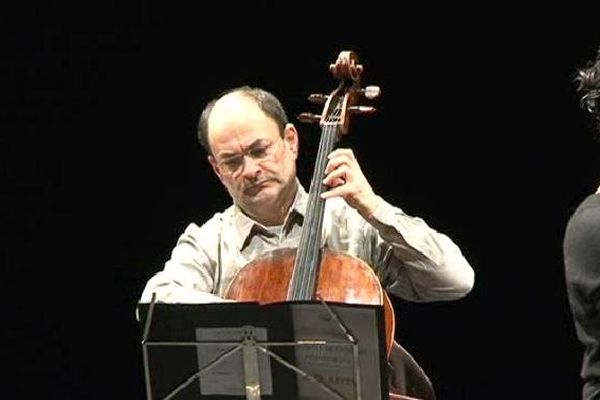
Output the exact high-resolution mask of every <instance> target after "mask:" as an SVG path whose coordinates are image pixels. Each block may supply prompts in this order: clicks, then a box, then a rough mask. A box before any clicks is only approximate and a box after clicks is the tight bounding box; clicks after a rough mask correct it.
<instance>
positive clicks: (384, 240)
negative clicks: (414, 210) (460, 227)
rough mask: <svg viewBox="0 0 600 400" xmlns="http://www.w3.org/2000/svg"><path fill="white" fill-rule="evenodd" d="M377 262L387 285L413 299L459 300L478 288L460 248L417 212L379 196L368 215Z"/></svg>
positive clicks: (396, 292)
mask: <svg viewBox="0 0 600 400" xmlns="http://www.w3.org/2000/svg"><path fill="white" fill-rule="evenodd" d="M368 222H369V225H370V227H372V228H374V229H375V234H374V235H371V237H372V242H373V243H371V245H370V247H371V254H372V255H373V257H374V258H375V259H374V260H373V262H374V263H375V264H376V269H377V270H378V273H379V274H380V277H381V278H382V282H383V284H384V286H385V287H386V289H387V290H388V291H389V292H390V293H391V294H393V295H396V296H398V297H401V298H403V299H406V300H409V301H416V302H427V301H444V300H454V299H458V298H461V297H464V296H466V295H467V294H468V293H469V292H470V291H471V289H472V288H473V284H474V279H475V272H474V270H473V268H472V267H471V265H470V264H469V262H468V261H467V260H466V258H465V257H464V255H463V254H462V252H461V250H460V248H459V247H458V246H457V245H456V244H455V243H454V242H453V241H452V240H451V239H450V238H449V237H448V236H447V235H445V234H443V233H440V232H438V231H436V230H435V229H433V228H431V227H430V226H428V225H427V223H426V222H425V221H424V220H423V219H421V218H418V217H412V216H409V215H407V214H405V213H404V212H403V211H402V210H401V209H400V208H398V207H394V206H392V205H391V204H389V203H388V202H386V201H385V200H383V199H381V198H380V204H379V205H378V207H377V209H376V210H375V212H374V213H373V214H372V215H371V216H370V217H369V219H368Z"/></svg>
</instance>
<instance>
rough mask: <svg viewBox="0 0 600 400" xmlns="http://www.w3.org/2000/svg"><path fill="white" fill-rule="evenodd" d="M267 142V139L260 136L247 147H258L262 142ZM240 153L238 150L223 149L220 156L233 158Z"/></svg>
mask: <svg viewBox="0 0 600 400" xmlns="http://www.w3.org/2000/svg"><path fill="white" fill-rule="evenodd" d="M265 142H266V139H264V138H258V139H255V140H254V141H253V142H252V143H250V144H249V145H248V146H247V147H246V149H245V150H246V151H248V150H251V149H254V148H256V147H257V146H260V145H261V144H264V143H265ZM239 155H240V153H238V152H236V151H227V150H223V151H222V152H220V153H219V156H220V157H221V158H233V157H237V156H239Z"/></svg>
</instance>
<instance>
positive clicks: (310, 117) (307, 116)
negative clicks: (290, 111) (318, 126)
mask: <svg viewBox="0 0 600 400" xmlns="http://www.w3.org/2000/svg"><path fill="white" fill-rule="evenodd" d="M298 120H300V122H304V123H307V124H314V123H315V122H320V121H321V116H320V115H317V114H311V113H302V114H300V115H298Z"/></svg>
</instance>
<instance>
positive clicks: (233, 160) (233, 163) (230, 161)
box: [223, 158, 241, 169]
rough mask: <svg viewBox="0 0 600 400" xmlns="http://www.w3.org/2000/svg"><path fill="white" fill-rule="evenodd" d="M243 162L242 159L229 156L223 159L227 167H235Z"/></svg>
mask: <svg viewBox="0 0 600 400" xmlns="http://www.w3.org/2000/svg"><path fill="white" fill-rule="evenodd" d="M240 164H241V159H239V158H228V159H227V160H224V161H223V165H224V166H225V167H227V168H230V169H234V168H237V167H239V166H240Z"/></svg>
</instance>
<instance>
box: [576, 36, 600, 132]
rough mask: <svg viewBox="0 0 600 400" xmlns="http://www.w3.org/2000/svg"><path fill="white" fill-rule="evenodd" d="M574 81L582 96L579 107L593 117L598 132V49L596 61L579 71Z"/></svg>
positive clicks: (599, 71) (599, 109)
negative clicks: (577, 84)
mask: <svg viewBox="0 0 600 400" xmlns="http://www.w3.org/2000/svg"><path fill="white" fill-rule="evenodd" d="M575 80H576V81H577V82H578V83H579V86H578V87H577V91H578V92H580V93H582V94H583V95H582V97H581V99H580V102H581V107H582V108H583V109H584V110H586V111H588V112H589V113H591V114H592V115H593V116H594V118H595V119H596V121H597V128H598V131H599V132H600V47H599V48H598V54H597V55H596V59H595V60H594V61H590V62H589V63H588V65H587V66H586V67H584V68H581V69H579V70H578V71H577V77H576V78H575Z"/></svg>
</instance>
